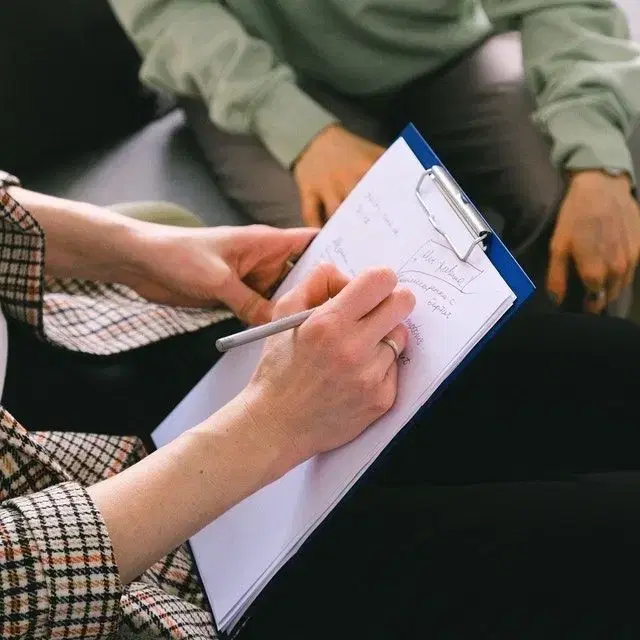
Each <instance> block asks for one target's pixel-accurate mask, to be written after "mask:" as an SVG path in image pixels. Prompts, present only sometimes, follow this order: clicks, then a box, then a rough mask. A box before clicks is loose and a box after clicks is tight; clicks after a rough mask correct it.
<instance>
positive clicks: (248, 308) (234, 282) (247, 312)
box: [218, 273, 273, 324]
mask: <svg viewBox="0 0 640 640" xmlns="http://www.w3.org/2000/svg"><path fill="white" fill-rule="evenodd" d="M218 299H219V300H220V301H221V302H223V303H224V304H226V305H227V306H228V307H229V309H231V311H233V313H235V315H236V316H237V317H238V318H239V319H240V320H242V321H243V322H246V323H247V324H263V323H265V322H269V321H270V320H271V315H272V313H273V303H271V302H270V301H269V300H267V299H265V298H263V297H262V296H261V295H260V294H259V293H258V292H257V291H254V290H253V289H251V288H250V287H248V286H247V285H246V284H245V283H244V282H242V280H240V278H239V277H238V276H237V275H236V274H235V273H232V274H231V275H230V276H229V279H228V280H227V282H226V283H225V285H224V292H223V293H222V294H221V295H219V296H218Z"/></svg>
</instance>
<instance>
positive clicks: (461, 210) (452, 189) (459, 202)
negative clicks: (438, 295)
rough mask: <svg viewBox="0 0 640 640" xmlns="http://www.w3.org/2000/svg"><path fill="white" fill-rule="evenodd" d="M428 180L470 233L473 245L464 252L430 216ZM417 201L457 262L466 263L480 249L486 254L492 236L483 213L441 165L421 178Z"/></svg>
mask: <svg viewBox="0 0 640 640" xmlns="http://www.w3.org/2000/svg"><path fill="white" fill-rule="evenodd" d="M427 180H431V181H432V182H433V183H434V184H435V186H436V188H437V189H438V191H440V193H441V194H442V195H443V196H444V198H445V200H446V201H447V203H448V204H449V206H450V207H451V208H452V209H453V211H454V212H455V213H456V215H457V216H458V218H459V219H460V221H461V222H462V224H463V225H464V227H465V229H467V231H468V232H469V234H470V235H471V242H470V244H469V245H468V246H466V247H464V248H460V247H458V246H456V243H455V242H454V241H453V240H452V239H451V237H450V236H449V234H447V232H446V231H445V230H444V229H443V228H442V227H441V226H440V224H439V222H438V220H437V219H436V217H435V216H434V215H433V213H432V212H431V210H430V207H429V206H428V205H427V203H426V202H425V199H424V197H423V195H422V192H423V185H424V183H425V182H426V181H427ZM416 197H417V198H418V202H420V205H421V206H422V208H423V209H424V211H425V213H426V214H427V216H428V217H429V222H431V224H432V225H433V228H434V229H435V230H436V231H437V232H438V233H439V234H440V235H442V236H443V237H444V239H445V240H446V241H447V243H448V244H449V246H450V247H451V249H452V250H453V252H454V253H455V254H456V256H458V259H460V260H462V261H463V262H467V260H468V259H469V256H470V255H471V252H472V251H473V250H474V248H475V247H476V246H478V245H479V246H480V247H481V248H482V250H483V251H484V250H486V248H487V239H488V237H489V235H490V234H491V227H490V226H489V225H488V224H487V223H486V222H485V221H484V219H483V217H482V216H481V215H480V212H479V211H478V210H477V209H476V208H475V207H474V206H473V204H471V202H470V201H469V199H468V198H467V197H466V196H465V195H464V192H463V191H462V189H461V188H460V187H459V186H458V185H457V183H456V182H455V180H454V179H453V178H452V177H451V175H450V174H449V172H448V171H447V170H446V169H444V168H443V167H441V166H439V165H434V166H433V167H431V168H430V169H427V170H426V171H425V172H424V174H423V175H422V177H421V178H420V180H419V182H418V185H417V187H416Z"/></svg>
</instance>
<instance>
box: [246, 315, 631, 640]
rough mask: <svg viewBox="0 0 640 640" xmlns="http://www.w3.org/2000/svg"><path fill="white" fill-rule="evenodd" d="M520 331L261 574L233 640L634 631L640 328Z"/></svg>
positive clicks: (502, 339)
mask: <svg viewBox="0 0 640 640" xmlns="http://www.w3.org/2000/svg"><path fill="white" fill-rule="evenodd" d="M521 320H522V321H521V322H519V323H516V322H514V323H513V324H512V326H511V327H510V329H509V330H505V331H504V332H503V333H502V334H501V335H500V336H498V337H497V338H496V339H495V340H494V342H493V343H492V344H491V345H490V346H489V347H487V349H486V350H485V351H484V353H483V354H481V355H480V356H478V358H477V359H476V360H475V361H474V363H473V365H472V366H470V367H469V368H468V369H467V370H466V372H465V373H463V374H462V375H461V376H460V377H459V379H458V380H457V381H456V382H455V383H454V384H453V385H452V386H451V387H450V389H449V390H448V391H447V392H446V393H445V394H444V395H443V396H442V397H441V398H440V399H439V401H438V403H437V404H436V405H435V406H434V407H433V408H432V409H431V410H430V411H428V412H427V413H425V414H424V416H423V417H422V418H421V419H420V420H419V421H418V422H417V423H416V424H414V425H413V427H411V429H410V431H409V432H408V433H407V434H406V435H405V436H404V437H402V438H401V439H400V440H399V442H398V444H397V445H396V446H395V447H394V448H393V449H392V450H391V451H390V452H388V453H387V454H385V457H384V459H383V462H382V464H380V465H378V467H377V468H376V469H374V470H373V471H372V472H370V473H369V474H368V475H367V476H365V479H364V480H363V481H362V482H361V483H360V484H359V486H358V488H357V489H356V491H355V492H354V493H353V494H352V495H351V496H350V497H348V498H347V500H346V501H344V502H343V503H342V504H341V505H340V506H339V507H338V509H337V510H336V512H334V514H333V515H332V517H331V518H330V519H329V520H328V521H327V522H325V523H324V524H323V526H322V527H321V528H320V530H319V531H318V532H317V533H316V534H315V536H314V537H312V539H311V540H310V541H309V542H308V543H307V544H306V545H305V546H304V547H303V548H302V550H301V551H300V553H299V554H298V556H296V557H295V558H294V559H293V560H292V561H291V562H290V563H289V564H288V565H287V567H286V568H285V570H284V571H283V572H282V573H281V574H279V575H278V576H277V578H276V579H275V580H274V583H273V584H272V585H271V586H270V587H269V588H268V589H267V591H266V593H265V595H264V597H263V598H262V600H261V601H259V602H258V603H257V605H256V606H255V607H254V609H253V614H252V617H251V618H250V620H249V622H248V624H247V626H246V628H245V629H244V630H243V633H242V635H241V638H242V639H243V640H245V639H246V640H253V638H260V637H265V636H266V637H270V636H269V634H274V635H275V634H276V633H277V635H278V637H279V638H282V639H283V640H286V639H288V638H299V637H305V638H316V637H318V638H319V637H324V635H325V634H326V633H327V627H329V629H330V632H331V634H332V635H333V636H334V637H337V638H348V637H368V638H372V639H375V638H388V637H398V638H424V637H430V636H433V637H438V638H449V637H451V638H461V637H462V638H466V637H474V638H491V639H493V640H495V639H497V638H513V637H517V638H523V639H524V638H532V639H534V638H539V637H550V636H551V637H556V636H557V637H567V636H568V637H581V638H600V637H602V636H603V634H604V635H611V633H612V629H614V628H615V631H614V635H617V636H618V637H632V636H635V635H636V634H637V632H638V631H639V630H640V622H639V621H638V620H637V616H636V614H635V596H634V594H633V593H632V592H629V590H628V589H627V586H626V585H627V584H628V579H629V578H633V576H634V575H635V574H636V573H637V571H638V569H640V547H639V546H638V545H637V536H638V534H639V533H640V510H639V509H638V508H637V505H638V500H639V498H640V473H639V472H637V471H635V470H636V469H638V461H637V455H636V452H637V450H638V446H637V445H638V438H637V437H636V433H635V432H636V431H637V417H636V415H637V410H636V408H635V404H634V400H635V386H636V381H637V380H638V374H639V373H640V370H639V369H640V364H638V356H640V330H639V329H638V328H637V327H635V326H633V325H631V324H627V323H626V322H624V321H621V320H616V319H598V318H593V317H584V316H583V317H574V316H571V315H554V316H549V317H544V318H535V317H534V318H532V319H527V318H522V319H521ZM535 327H537V328H541V329H542V335H545V336H546V340H545V342H544V343H540V342H534V341H533V340H532V338H531V336H532V331H531V329H532V328H535ZM534 335H535V334H534ZM617 469H632V471H628V472H621V471H616V470H617ZM611 625H613V627H612V626H611ZM627 634H631V635H627Z"/></svg>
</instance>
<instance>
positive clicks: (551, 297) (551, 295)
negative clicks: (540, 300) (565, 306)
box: [549, 291, 560, 306]
mask: <svg viewBox="0 0 640 640" xmlns="http://www.w3.org/2000/svg"><path fill="white" fill-rule="evenodd" d="M549 300H551V302H552V303H553V304H555V305H556V306H558V304H560V300H558V296H557V295H556V294H555V293H553V292H551V291H549Z"/></svg>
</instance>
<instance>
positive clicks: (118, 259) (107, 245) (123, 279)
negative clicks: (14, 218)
mask: <svg viewBox="0 0 640 640" xmlns="http://www.w3.org/2000/svg"><path fill="white" fill-rule="evenodd" d="M9 193H10V195H11V196H12V197H13V198H15V200H17V201H18V202H19V203H20V205H22V207H24V208H25V209H26V210H27V211H29V212H30V213H31V214H32V215H33V217H34V218H35V219H36V220H37V221H38V223H39V224H40V226H41V227H42V229H43V231H44V233H45V238H46V255H45V270H46V273H47V275H51V276H56V277H66V278H80V279H87V280H98V281H102V282H118V283H122V284H127V283H128V282H129V281H130V280H132V279H133V278H134V277H135V276H136V275H137V273H138V271H139V264H138V260H139V255H140V251H139V249H140V243H141V242H142V233H141V232H142V230H143V229H144V227H145V223H141V222H138V221H136V220H133V219H131V218H127V217H126V216H122V215H120V214H117V213H114V212H111V211H108V210H106V209H103V208H101V207H95V206H93V205H90V204H87V203H82V202H74V201H71V200H64V199H61V198H55V197H52V196H47V195H43V194H40V193H35V192H33V191H28V190H27V189H22V188H19V187H11V188H10V189H9Z"/></svg>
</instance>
